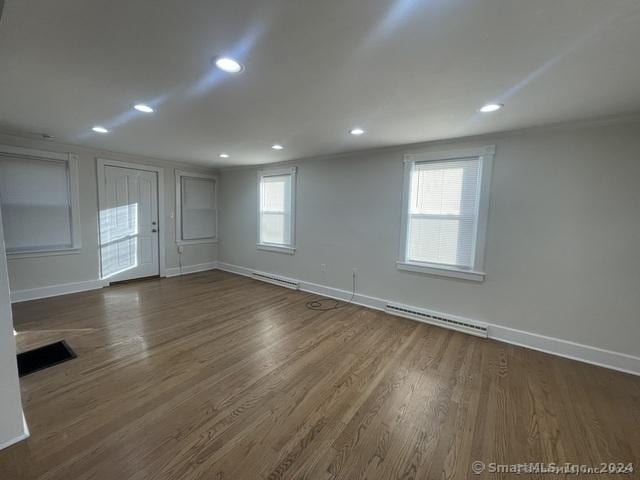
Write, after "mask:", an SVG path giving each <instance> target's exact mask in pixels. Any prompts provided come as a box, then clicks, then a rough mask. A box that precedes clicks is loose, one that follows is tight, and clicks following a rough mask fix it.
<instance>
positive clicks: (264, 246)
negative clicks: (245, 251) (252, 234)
mask: <svg viewBox="0 0 640 480" xmlns="http://www.w3.org/2000/svg"><path fill="white" fill-rule="evenodd" d="M256 248H257V249H258V250H266V251H267V252H279V253H288V254H289V255H293V254H294V253H296V247H287V246H286V245H272V244H270V243H256Z"/></svg>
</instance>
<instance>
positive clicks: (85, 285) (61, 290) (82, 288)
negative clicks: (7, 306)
mask: <svg viewBox="0 0 640 480" xmlns="http://www.w3.org/2000/svg"><path fill="white" fill-rule="evenodd" d="M108 284H109V283H108V282H107V281H105V280H87V281H86V282H74V283H62V284H60V285H50V286H48V287H40V288H30V289H27V290H12V291H11V303H18V302H26V301H27V300H37V299H39V298H48V297H56V296H58V295H66V294H68V293H78V292H86V291H87V290H98V289H99V288H102V287H105V286H107V285H108Z"/></svg>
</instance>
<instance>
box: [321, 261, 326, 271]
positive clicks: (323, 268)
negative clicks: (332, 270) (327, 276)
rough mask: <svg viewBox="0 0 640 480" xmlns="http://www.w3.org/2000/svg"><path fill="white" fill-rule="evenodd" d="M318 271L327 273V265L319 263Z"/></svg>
mask: <svg viewBox="0 0 640 480" xmlns="http://www.w3.org/2000/svg"><path fill="white" fill-rule="evenodd" d="M320 271H321V272H326V271H327V264H326V263H321V264H320Z"/></svg>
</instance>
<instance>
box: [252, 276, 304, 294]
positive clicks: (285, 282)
mask: <svg viewBox="0 0 640 480" xmlns="http://www.w3.org/2000/svg"><path fill="white" fill-rule="evenodd" d="M251 277H253V278H255V279H256V280H261V281H263V282H267V283H273V284H274V285H279V286H281V287H286V288H290V289H292V290H298V289H299V288H300V282H298V281H297V280H293V279H291V278H287V277H279V276H277V275H271V274H269V273H263V272H251Z"/></svg>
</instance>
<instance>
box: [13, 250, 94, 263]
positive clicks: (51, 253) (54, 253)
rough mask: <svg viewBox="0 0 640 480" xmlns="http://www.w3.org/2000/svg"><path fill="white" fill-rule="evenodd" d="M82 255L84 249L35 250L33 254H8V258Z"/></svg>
mask: <svg viewBox="0 0 640 480" xmlns="http://www.w3.org/2000/svg"><path fill="white" fill-rule="evenodd" d="M79 253H82V248H67V249H64V250H34V251H32V252H7V258H8V259H9V260H11V259H14V258H15V259H18V258H37V257H57V256H59V255H77V254H79Z"/></svg>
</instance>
